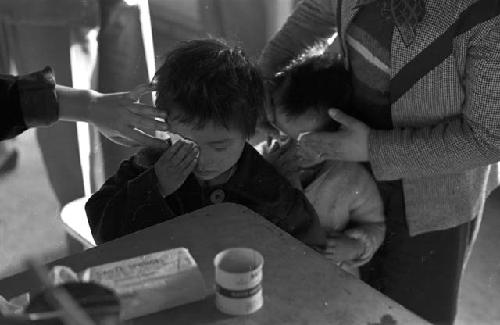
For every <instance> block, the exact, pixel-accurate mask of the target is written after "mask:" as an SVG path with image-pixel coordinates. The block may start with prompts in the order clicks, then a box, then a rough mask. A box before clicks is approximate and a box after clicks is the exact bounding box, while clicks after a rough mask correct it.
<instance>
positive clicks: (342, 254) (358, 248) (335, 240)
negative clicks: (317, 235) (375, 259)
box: [322, 233, 365, 265]
mask: <svg viewBox="0 0 500 325" xmlns="http://www.w3.org/2000/svg"><path fill="white" fill-rule="evenodd" d="M364 250H365V246H364V245H363V243H362V242H360V241H359V240H357V239H353V238H350V237H347V236H346V235H344V234H342V233H336V234H331V233H330V234H328V235H327V238H326V248H325V249H324V251H323V252H322V254H323V256H325V257H326V258H328V259H330V260H332V261H334V262H335V263H337V264H339V265H340V264H342V263H346V264H354V261H356V260H357V259H359V258H360V257H361V256H362V255H363V254H364Z"/></svg>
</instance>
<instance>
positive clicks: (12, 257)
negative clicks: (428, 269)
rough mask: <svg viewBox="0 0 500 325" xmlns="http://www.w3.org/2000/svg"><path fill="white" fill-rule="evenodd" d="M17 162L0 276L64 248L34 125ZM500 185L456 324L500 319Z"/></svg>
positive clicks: (6, 199) (1, 217) (8, 180)
mask: <svg viewBox="0 0 500 325" xmlns="http://www.w3.org/2000/svg"><path fill="white" fill-rule="evenodd" d="M16 143H17V145H18V147H19V149H20V151H21V163H20V166H19V168H18V169H17V170H16V171H15V172H14V173H13V174H11V175H9V176H6V177H3V178H0V207H1V209H0V278H1V277H3V276H5V275H7V274H9V273H11V272H15V271H17V270H19V269H20V268H21V267H22V261H23V259H24V258H25V257H27V256H39V257H42V258H43V259H44V260H51V259H54V258H56V257H58V256H62V255H64V254H65V237H64V230H63V228H62V225H61V223H60V221H59V219H58V206H57V203H56V201H55V198H54V195H53V193H52V191H51V190H50V187H49V184H48V182H47V178H46V174H45V170H44V167H43V165H42V164H41V160H40V152H39V150H38V149H37V146H36V140H35V137H34V133H33V132H32V131H29V132H27V134H25V135H23V136H21V137H20V138H18V139H17V140H16ZM499 234H500V191H496V192H495V193H494V194H493V195H492V197H491V198H490V199H489V200H488V204H487V207H486V211H485V216H484V221H483V225H482V228H481V232H480V233H479V238H478V240H477V243H476V246H475V249H474V251H473V254H472V256H471V259H470V261H469V266H468V268H467V270H466V273H465V276H464V281H463V285H462V290H461V296H460V307H459V315H458V319H457V324H458V325H469V324H474V325H476V324H500V308H498V307H499V305H500V253H499V248H500V236H499Z"/></svg>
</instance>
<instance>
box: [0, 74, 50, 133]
mask: <svg viewBox="0 0 500 325" xmlns="http://www.w3.org/2000/svg"><path fill="white" fill-rule="evenodd" d="M0 109H1V112H0V114H1V118H0V140H4V139H9V138H13V137H15V136H16V135H18V134H20V133H22V132H23V131H25V130H26V129H27V128H28V125H29V126H47V125H50V124H52V123H54V122H55V121H57V120H58V118H59V104H58V102H57V96H56V92H55V79H54V74H53V72H52V69H51V68H50V67H46V68H45V69H43V70H42V71H39V72H35V73H31V74H28V75H25V76H20V77H15V76H11V75H0Z"/></svg>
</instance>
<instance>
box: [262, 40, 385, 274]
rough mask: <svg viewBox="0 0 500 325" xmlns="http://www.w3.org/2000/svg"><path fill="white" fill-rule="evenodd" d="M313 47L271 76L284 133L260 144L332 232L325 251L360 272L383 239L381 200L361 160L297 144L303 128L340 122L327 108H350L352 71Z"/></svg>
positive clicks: (276, 117)
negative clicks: (330, 157)
mask: <svg viewBox="0 0 500 325" xmlns="http://www.w3.org/2000/svg"><path fill="white" fill-rule="evenodd" d="M315 52H317V49H313V50H312V51H308V52H306V53H305V54H304V55H302V56H301V57H299V58H298V59H296V60H295V61H293V62H292V63H291V64H290V65H289V66H287V67H286V68H285V69H284V70H283V71H282V72H280V73H278V74H277V75H276V77H275V78H274V80H273V81H272V83H273V87H274V90H273V91H272V96H271V98H272V100H271V104H272V105H271V110H272V115H274V117H273V121H271V122H272V124H273V125H274V126H275V127H276V128H277V129H278V130H279V131H280V133H281V134H284V135H286V138H285V139H283V138H282V139H281V141H273V142H272V144H270V143H268V144H267V146H264V147H263V148H262V149H261V150H262V151H263V154H264V157H265V159H266V160H268V161H269V162H270V163H272V164H273V165H274V166H275V167H276V168H277V169H278V171H280V172H281V173H282V174H283V175H284V176H285V177H286V178H287V179H289V181H290V183H291V184H293V186H294V187H296V188H297V189H300V190H302V191H304V193H305V194H306V196H307V198H308V199H309V201H310V202H311V204H312V205H313V207H314V209H315V210H316V212H317V214H318V216H319V218H320V223H321V225H322V226H323V227H324V228H326V230H327V233H328V239H327V248H326V250H325V251H324V255H325V256H327V257H328V258H331V259H333V260H334V261H335V262H337V263H339V264H341V265H342V266H343V267H344V269H345V270H347V271H350V272H352V273H354V274H356V273H357V272H356V267H357V266H360V265H362V264H364V263H366V262H368V261H369V260H370V258H371V257H372V256H373V254H374V253H375V251H376V250H377V249H378V247H379V246H380V245H381V244H382V241H383V239H384V233H385V226H384V216H383V204H382V200H381V198H380V195H379V192H378V189H377V186H376V185H375V182H374V181H373V179H372V177H371V175H370V174H369V173H368V172H367V171H366V170H365V169H364V167H363V166H361V165H360V164H357V163H350V162H341V161H325V160H324V159H322V157H320V156H318V155H316V154H315V153H313V152H311V151H309V150H307V148H302V147H299V146H298V145H297V140H298V139H299V137H300V136H301V134H303V133H306V132H312V131H315V132H316V131H334V130H336V129H338V128H339V125H338V124H337V122H335V121H333V120H332V119H331V118H330V117H329V116H328V109H329V108H332V107H335V108H337V109H341V110H344V111H347V110H349V98H350V83H349V80H350V76H349V74H348V72H347V71H346V70H345V69H344V68H343V65H342V63H341V61H340V60H337V59H333V58H329V57H327V56H322V55H319V54H318V53H316V54H315Z"/></svg>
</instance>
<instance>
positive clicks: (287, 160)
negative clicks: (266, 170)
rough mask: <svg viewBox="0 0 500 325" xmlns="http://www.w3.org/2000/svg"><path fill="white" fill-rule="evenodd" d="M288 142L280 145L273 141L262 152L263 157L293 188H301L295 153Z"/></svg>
mask: <svg viewBox="0 0 500 325" xmlns="http://www.w3.org/2000/svg"><path fill="white" fill-rule="evenodd" d="M290 142H291V141H289V142H288V143H286V144H285V145H284V146H282V145H280V144H279V142H278V141H276V140H275V141H273V142H272V144H271V146H270V147H269V149H268V150H266V152H265V153H264V154H263V155H264V159H266V160H267V161H268V162H269V163H270V164H271V165H273V166H274V168H276V170H277V171H278V172H279V173H280V174H281V175H282V176H284V177H285V178H286V179H287V180H288V181H289V182H290V183H291V184H292V185H293V186H294V187H295V188H298V189H302V185H301V182H300V177H299V166H298V165H297V154H296V151H295V150H293V148H292V146H291V143H290Z"/></svg>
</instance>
